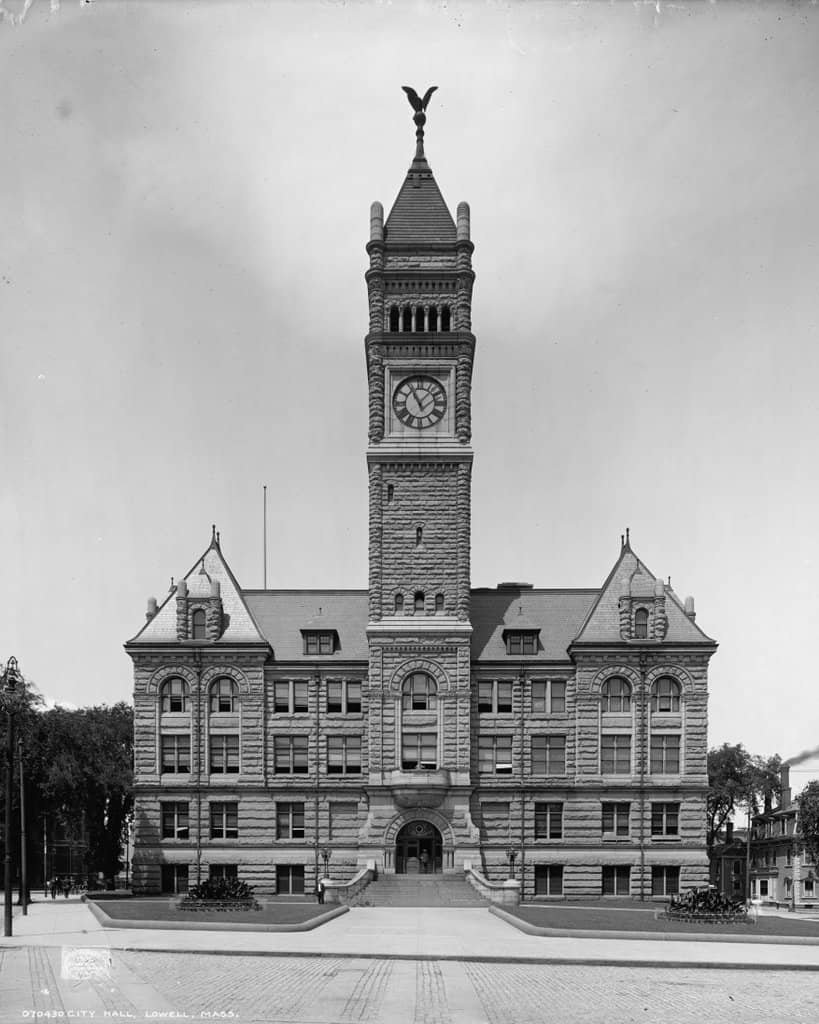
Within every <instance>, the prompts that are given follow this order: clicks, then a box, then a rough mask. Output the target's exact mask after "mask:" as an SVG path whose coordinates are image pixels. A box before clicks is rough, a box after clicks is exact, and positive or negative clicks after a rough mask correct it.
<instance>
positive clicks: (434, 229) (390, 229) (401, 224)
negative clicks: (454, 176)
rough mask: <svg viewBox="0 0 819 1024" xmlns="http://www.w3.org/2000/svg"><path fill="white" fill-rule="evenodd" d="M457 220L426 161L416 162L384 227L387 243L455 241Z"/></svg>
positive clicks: (421, 159)
mask: <svg viewBox="0 0 819 1024" xmlns="http://www.w3.org/2000/svg"><path fill="white" fill-rule="evenodd" d="M456 238H457V232H456V229H455V221H454V220H453V219H452V214H451V213H450V212H449V210H448V209H447V205H446V203H445V202H444V197H443V196H442V195H441V191H440V189H439V188H438V183H437V182H436V181H435V178H434V177H433V176H432V169H431V168H430V166H429V164H428V163H427V161H426V159H425V158H423V157H421V158H420V159H419V158H416V159H415V160H413V162H412V165H411V166H410V169H409V170H408V171H407V176H406V178H405V179H404V184H403V185H402V186H401V191H400V192H399V193H398V197H397V198H396V200H395V202H394V203H393V207H392V210H390V214H389V216H388V217H387V220H386V223H385V224H384V241H385V242H386V243H387V244H388V245H389V244H390V243H397V244H401V243H407V242H454V241H455V240H456Z"/></svg>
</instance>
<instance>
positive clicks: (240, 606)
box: [128, 536, 265, 646]
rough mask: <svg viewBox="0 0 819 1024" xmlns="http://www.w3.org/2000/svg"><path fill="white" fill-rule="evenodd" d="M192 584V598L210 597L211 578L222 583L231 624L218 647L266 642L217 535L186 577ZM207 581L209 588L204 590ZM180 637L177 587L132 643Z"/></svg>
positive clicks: (157, 641)
mask: <svg viewBox="0 0 819 1024" xmlns="http://www.w3.org/2000/svg"><path fill="white" fill-rule="evenodd" d="M183 579H184V580H185V582H186V583H187V584H188V593H189V595H190V596H191V597H196V596H206V594H208V593H209V592H210V581H211V580H216V581H218V583H219V586H220V597H221V598H222V611H223V613H224V621H225V622H226V623H227V625H226V627H225V631H224V632H223V633H222V635H221V636H220V637H219V639H218V640H216V641H214V646H218V645H219V644H231V643H244V644H246V643H265V638H264V637H263V636H262V634H261V633H260V632H259V627H258V626H257V625H256V622H255V620H254V618H253V615H252V614H251V612H250V610H249V608H248V606H247V604H246V603H245V600H244V598H243V596H242V591H241V588H240V586H239V584H238V583H237V581H236V577H235V576H234V575H233V573H232V572H231V571H230V566H229V565H228V564H227V562H226V561H225V558H224V555H223V554H222V551H221V548H220V547H219V541H218V540H217V539H216V537H215V536H214V539H213V540H212V541H211V543H210V547H209V548H208V549H207V551H205V553H204V554H203V555H202V556H201V558H198V559H197V560H196V562H195V563H194V565H193V567H192V568H191V570H190V571H189V572H188V573H187V575H186V576H184V577H183ZM205 581H207V591H206V590H205V589H204V584H205ZM176 639H177V636H176V589H175V588H174V589H173V590H172V591H171V592H170V593H169V594H168V596H167V597H166V598H165V600H164V602H163V603H162V605H161V606H160V607H159V608H158V609H157V613H156V615H154V617H153V618H152V619H151V620H150V621H149V622H146V623H145V625H144V626H143V627H142V629H141V630H140V631H139V632H138V633H137V635H136V636H135V637H134V638H133V640H129V641H128V642H129V643H136V644H153V643H170V642H175V641H176Z"/></svg>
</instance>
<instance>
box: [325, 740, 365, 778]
mask: <svg viewBox="0 0 819 1024" xmlns="http://www.w3.org/2000/svg"><path fill="white" fill-rule="evenodd" d="M327 774H328V775H360V774H361V737H360V736H328V737H327Z"/></svg>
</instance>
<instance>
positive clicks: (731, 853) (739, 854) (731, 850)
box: [711, 821, 748, 899]
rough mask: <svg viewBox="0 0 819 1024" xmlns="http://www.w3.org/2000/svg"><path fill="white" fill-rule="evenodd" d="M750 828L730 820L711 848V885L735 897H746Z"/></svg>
mask: <svg viewBox="0 0 819 1024" xmlns="http://www.w3.org/2000/svg"><path fill="white" fill-rule="evenodd" d="M747 835H748V830H747V829H744V828H737V829H735V828H734V826H733V824H732V823H731V822H730V821H729V822H727V824H726V826H725V830H724V831H723V832H721V833H720V836H719V839H718V840H717V842H715V843H714V846H713V848H712V850H711V885H714V886H716V888H717V889H719V891H720V892H722V893H723V894H724V895H726V896H730V897H731V898H733V899H745V893H746V888H745V879H746V875H747V861H748V854H747V849H746V837H747Z"/></svg>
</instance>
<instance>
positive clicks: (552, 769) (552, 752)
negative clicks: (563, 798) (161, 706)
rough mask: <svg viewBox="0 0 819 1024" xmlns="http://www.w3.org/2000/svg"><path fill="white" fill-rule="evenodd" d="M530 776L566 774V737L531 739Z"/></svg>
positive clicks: (534, 737) (538, 737)
mask: <svg viewBox="0 0 819 1024" xmlns="http://www.w3.org/2000/svg"><path fill="white" fill-rule="evenodd" d="M532 774H533V775H565V774H566V737H565V736H533V737H532Z"/></svg>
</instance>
